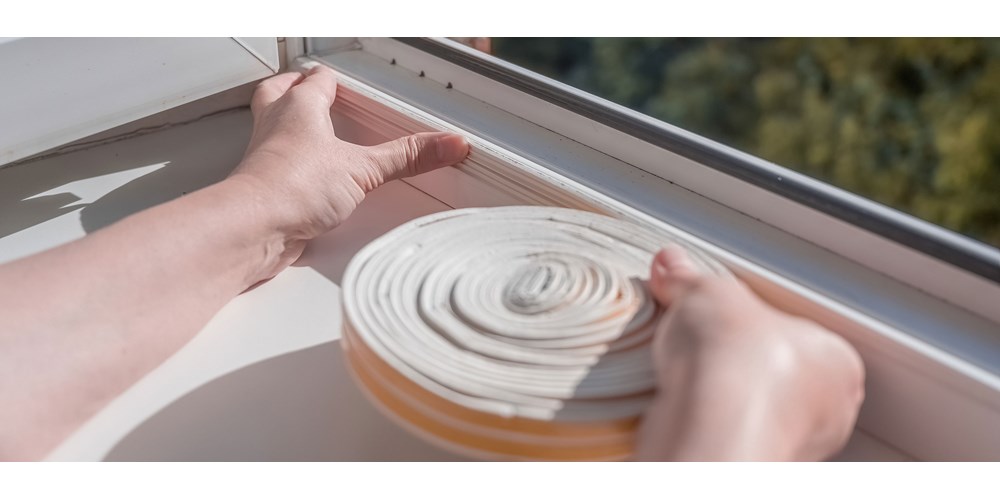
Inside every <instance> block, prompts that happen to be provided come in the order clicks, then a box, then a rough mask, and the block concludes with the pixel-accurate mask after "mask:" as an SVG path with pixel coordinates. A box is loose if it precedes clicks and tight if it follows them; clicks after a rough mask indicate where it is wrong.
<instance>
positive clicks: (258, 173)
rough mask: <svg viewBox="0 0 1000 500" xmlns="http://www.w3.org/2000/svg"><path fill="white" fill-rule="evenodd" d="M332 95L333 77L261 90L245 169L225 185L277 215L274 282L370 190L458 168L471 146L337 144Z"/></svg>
mask: <svg viewBox="0 0 1000 500" xmlns="http://www.w3.org/2000/svg"><path fill="white" fill-rule="evenodd" d="M336 95H337V77H336V75H335V74H334V72H333V71H332V70H330V69H329V68H326V67H324V66H316V67H315V68H313V69H312V70H310V71H309V72H308V73H307V74H301V73H284V74H281V75H277V76H274V77H272V78H269V79H267V80H264V81H263V82H261V83H260V84H259V85H258V86H257V89H256V91H255V92H254V95H253V100H252V101H251V110H252V111H253V117H254V126H253V136H252V137H251V139H250V144H249V145H248V146H247V150H246V153H245V155H244V157H243V161H242V162H241V163H240V165H239V166H238V167H237V168H236V169H235V170H234V171H233V173H232V174H231V176H230V178H229V179H227V182H241V183H244V184H247V185H249V186H251V187H252V192H254V193H256V196H255V198H256V199H257V202H258V203H260V204H263V205H265V206H266V207H267V213H268V214H277V217H276V218H275V219H274V224H276V225H277V226H279V228H280V230H281V231H282V232H283V233H284V234H286V235H287V238H286V248H285V249H284V251H283V252H282V254H281V258H280V262H278V263H277V265H275V266H271V267H270V268H269V269H268V270H267V271H266V272H264V273H263V274H264V275H263V276H261V279H265V278H268V277H270V276H273V274H275V273H277V272H278V271H280V270H281V269H283V268H284V267H285V266H287V265H288V264H290V263H291V262H293V261H294V260H295V259H296V258H298V256H299V255H300V254H301V253H302V250H303V248H304V247H305V243H306V241H308V240H309V239H311V238H314V237H316V236H319V235H320V234H323V233H325V232H327V231H329V230H330V229H333V228H334V227H336V226H337V225H339V224H340V223H342V222H343V221H344V220H345V219H347V217H348V216H349V215H350V214H351V212H353V211H354V209H355V208H357V206H358V204H360V203H361V200H363V199H364V197H365V195H366V194H367V193H368V192H370V191H371V190H373V189H375V188H377V187H379V186H380V185H382V184H383V183H385V182H387V181H389V180H392V179H396V178H399V177H407V176H411V175H416V174H419V173H423V172H427V171H429V170H433V169H435V168H438V167H444V166H448V165H452V164H454V163H457V162H459V161H462V160H463V159H464V158H465V157H466V156H467V155H468V153H469V145H468V143H467V142H466V141H465V139H464V138H462V137H461V136H458V135H455V134H450V133H444V132H436V133H421V134H415V135H411V136H408V137H403V138H400V139H397V140H394V141H391V142H387V143H385V144H380V145H378V146H371V147H366V146H359V145H356V144H351V143H349V142H344V141H342V140H340V139H338V138H337V136H336V135H335V133H334V130H333V122H332V121H331V119H330V108H331V106H333V102H334V99H335V98H336Z"/></svg>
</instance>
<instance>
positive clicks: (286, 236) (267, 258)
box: [209, 174, 304, 287]
mask: <svg viewBox="0 0 1000 500" xmlns="http://www.w3.org/2000/svg"><path fill="white" fill-rule="evenodd" d="M209 189H211V190H213V191H214V192H213V193H212V195H213V197H216V198H218V199H221V200H223V203H224V204H225V205H226V206H227V207H232V208H231V209H230V210H224V212H225V213H226V214H227V215H228V216H229V217H230V218H231V220H230V222H231V226H230V227H233V228H238V229H237V233H238V234H239V235H240V236H239V238H240V242H239V244H240V245H241V246H243V247H245V248H247V249H248V250H249V252H250V256H251V257H250V259H249V262H248V264H249V266H248V269H247V277H246V286H247V287H250V286H253V285H254V284H256V283H258V282H260V281H263V280H267V279H270V278H272V277H274V275H276V274H278V273H279V272H280V271H281V270H282V269H284V268H285V267H287V266H288V265H290V264H291V263H292V262H294V261H295V259H296V258H298V255H299V254H300V253H301V246H302V245H303V244H304V240H303V238H302V237H301V235H299V234H298V233H297V231H296V229H295V227H294V226H293V225H292V224H291V223H289V221H290V220H291V217H289V216H288V212H289V209H288V207H284V206H282V204H281V203H280V202H278V200H279V197H277V196H275V195H274V194H273V193H271V190H270V189H269V188H268V187H267V186H266V185H264V183H262V182H260V181H259V180H258V179H256V178H254V177H252V176H249V175H244V174H234V175H231V176H230V177H228V178H226V179H225V180H223V181H221V182H219V183H217V184H215V185H213V186H211V187H210V188H209Z"/></svg>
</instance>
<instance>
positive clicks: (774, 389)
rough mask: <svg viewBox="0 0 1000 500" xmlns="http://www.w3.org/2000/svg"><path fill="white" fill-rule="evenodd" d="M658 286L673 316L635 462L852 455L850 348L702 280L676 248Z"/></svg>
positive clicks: (655, 271) (667, 253) (654, 285)
mask: <svg viewBox="0 0 1000 500" xmlns="http://www.w3.org/2000/svg"><path fill="white" fill-rule="evenodd" d="M649 286H650V289H651V291H652V293H653V295H654V296H655V297H656V299H657V301H659V302H660V303H661V304H662V305H663V306H665V307H666V308H667V313H666V314H665V316H664V318H663V319H662V320H661V324H660V325H659V328H658V331H657V333H656V338H655V340H654V344H653V352H654V356H655V359H654V361H655V363H656V368H657V376H658V379H659V380H658V384H659V386H658V394H657V397H656V399H655V401H654V403H653V404H652V405H651V407H650V409H649V410H648V412H647V414H646V416H645V418H644V420H643V422H642V425H641V427H640V431H639V434H638V443H637V446H636V458H637V459H639V460H696V461H708V460H822V459H826V458H829V457H830V456H832V455H833V454H835V453H836V452H837V451H839V450H840V449H841V448H843V446H844V444H846V442H847V439H848V438H849V437H850V435H851V432H852V430H853V428H854V423H855V420H856V419H857V415H858V411H859V409H860V406H861V402H862V400H863V399H864V365H863V364H862V362H861V358H860V356H859V355H858V353H857V352H856V351H855V350H854V348H853V347H851V345H850V344H848V343H847V342H846V341H845V340H844V339H842V338H841V337H839V336H837V335H836V334H834V333H832V332H830V331H829V330H827V329H825V328H823V327H821V326H820V325H818V324H816V323H813V322H811V321H808V320H805V319H802V318H797V317H794V316H791V315H788V314H786V313H783V312H781V311H779V310H777V309H775V308H774V307H772V306H771V305H769V304H767V303H766V302H764V301H763V300H762V299H760V298H759V297H758V296H757V295H755V294H754V293H753V292H752V291H751V290H750V289H749V288H747V287H746V285H744V284H743V283H740V282H738V281H735V280H728V279H721V278H715V277H709V276H703V275H701V274H699V273H698V272H697V271H696V270H695V268H694V266H693V265H692V264H691V262H690V260H689V259H688V257H687V255H686V254H685V253H684V251H683V250H682V249H680V248H679V247H671V248H668V249H664V250H662V251H661V252H660V253H658V254H657V255H656V257H655V258H654V261H653V266H652V272H651V279H650V284H649Z"/></svg>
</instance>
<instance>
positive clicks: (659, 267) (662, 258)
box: [653, 251, 667, 279]
mask: <svg viewBox="0 0 1000 500" xmlns="http://www.w3.org/2000/svg"><path fill="white" fill-rule="evenodd" d="M666 257H667V256H666V253H664V252H663V251H660V252H658V253H657V254H656V257H654V258H653V276H654V277H656V278H659V279H664V278H666V277H667V259H666Z"/></svg>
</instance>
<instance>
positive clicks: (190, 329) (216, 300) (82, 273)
mask: <svg viewBox="0 0 1000 500" xmlns="http://www.w3.org/2000/svg"><path fill="white" fill-rule="evenodd" d="M259 193H260V192H259V190H256V189H254V186H251V185H248V184H245V183H243V182H242V181H241V180H240V179H229V180H226V181H223V182H221V183H219V184H216V185H213V186H211V187H208V188H205V189H203V190H200V191H197V192H195V193H192V194H190V195H187V196H185V197H183V198H179V199H177V200H174V201H171V202H169V203H166V204H163V205H161V206H158V207H154V208H152V209H150V210H147V211H144V212H141V213H139V214H136V215H133V216H131V217H128V218H126V219H124V220H122V221H120V222H118V223H116V224H114V225H112V226H110V227H107V228H105V229H103V230H100V231H97V232H95V233H93V234H91V235H88V236H87V237H85V238H83V239H81V240H78V241H75V242H73V243H70V244H67V245H64V246H61V247H58V248H55V249H52V250H49V251H46V252H43V253H40V254H38V255H35V256H32V257H28V258H25V259H22V260H20V261H16V262H12V263H9V264H6V265H4V266H0V283H3V284H4V286H0V311H2V314H0V456H2V457H5V458H40V457H41V456H42V455H43V454H44V453H45V452H47V451H48V450H49V449H51V448H52V447H53V446H55V445H56V444H57V443H58V442H59V441H60V440H62V439H64V438H65V437H66V436H67V435H68V434H69V433H70V432H72V431H73V430H74V429H76V428H77V427H78V426H79V425H80V424H82V423H83V422H84V421H85V420H86V419H88V418H89V417H90V416H92V415H93V414H94V413H96V412H97V411H98V410H99V409H100V408H102V407H103V406H104V405H106V404H107V403H108V402H109V401H110V400H111V399H112V398H114V397H115V396H117V395H118V394H120V393H121V392H122V391H124V390H125V389H126V388H127V387H128V386H130V385H131V384H132V383H134V382H135V381H136V380H138V379H139V378H140V377H141V376H142V375H144V374H145V373H147V372H149V371H150V370H151V369H153V368H155V367H156V366H157V365H159V364H160V363H161V362H162V361H163V360H164V359H166V358H167V357H169V356H170V355H171V354H172V353H173V352H175V351H176V350H177V349H178V348H180V347H181V346H182V345H183V344H184V343H185V342H187V341H188V340H189V339H190V338H191V337H192V336H193V335H194V334H195V333H197V331H198V330H199V329H200V328H201V327H202V326H203V325H204V324H205V323H206V322H207V321H208V320H209V319H210V318H211V317H212V316H213V315H214V314H215V313H216V311H218V310H219V309H220V308H221V307H222V306H223V305H225V304H226V302H228V301H229V300H230V299H231V298H232V297H233V296H235V295H237V294H238V293H240V292H241V291H243V290H245V289H246V288H247V287H249V286H251V285H252V284H254V283H255V282H257V281H258V280H260V279H262V278H264V277H268V276H270V275H272V274H273V273H275V272H277V271H278V270H279V269H280V268H281V267H282V266H283V265H284V264H287V262H286V261H287V257H284V258H283V256H282V253H283V252H284V251H285V243H286V241H285V236H284V234H283V232H282V231H281V230H280V229H279V228H278V224H277V223H276V222H275V221H274V219H272V218H271V217H272V216H271V215H270V214H271V213H272V212H273V211H269V210H265V207H264V205H265V203H266V200H261V199H260V198H259V196H260V194H259Z"/></svg>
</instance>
